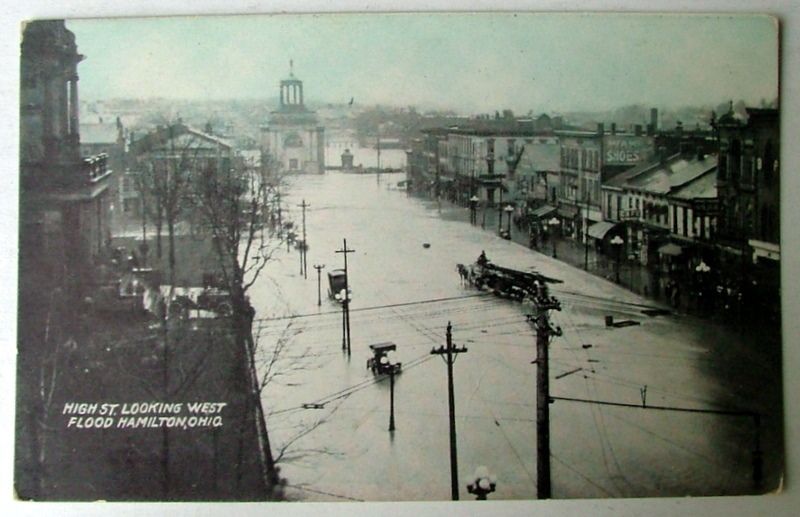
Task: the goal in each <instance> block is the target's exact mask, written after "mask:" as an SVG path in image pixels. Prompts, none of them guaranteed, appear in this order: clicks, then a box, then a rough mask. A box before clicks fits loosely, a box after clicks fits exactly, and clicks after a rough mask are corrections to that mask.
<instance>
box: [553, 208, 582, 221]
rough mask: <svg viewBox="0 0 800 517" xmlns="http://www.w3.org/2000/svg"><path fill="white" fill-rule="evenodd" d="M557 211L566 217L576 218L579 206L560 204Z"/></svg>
mask: <svg viewBox="0 0 800 517" xmlns="http://www.w3.org/2000/svg"><path fill="white" fill-rule="evenodd" d="M556 213H557V214H558V215H560V216H561V217H563V218H564V219H575V218H576V217H577V216H578V208H577V207H574V206H560V207H558V210H557V212H556Z"/></svg>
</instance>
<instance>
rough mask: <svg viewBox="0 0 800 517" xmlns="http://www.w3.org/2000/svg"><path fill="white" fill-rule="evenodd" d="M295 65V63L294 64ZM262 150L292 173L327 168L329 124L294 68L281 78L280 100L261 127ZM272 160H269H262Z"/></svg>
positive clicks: (322, 170)
mask: <svg viewBox="0 0 800 517" xmlns="http://www.w3.org/2000/svg"><path fill="white" fill-rule="evenodd" d="M290 68H291V65H290ZM261 136H262V140H261V152H262V154H269V155H271V156H272V157H273V159H274V160H276V161H277V162H278V163H280V164H281V167H282V168H283V170H284V171H286V172H289V173H292V174H301V173H306V174H322V173H323V172H325V128H324V127H322V126H320V125H319V119H318V117H317V114H316V113H315V112H314V111H312V110H309V109H308V108H307V107H306V105H305V102H304V98H303V81H301V80H300V79H298V78H296V77H295V76H294V71H293V70H290V72H289V77H288V78H287V79H284V80H282V81H281V82H280V104H279V105H278V109H277V110H275V111H272V112H271V113H270V116H269V122H268V124H267V125H266V126H264V127H262V128H261ZM262 162H263V163H268V161H267V160H262Z"/></svg>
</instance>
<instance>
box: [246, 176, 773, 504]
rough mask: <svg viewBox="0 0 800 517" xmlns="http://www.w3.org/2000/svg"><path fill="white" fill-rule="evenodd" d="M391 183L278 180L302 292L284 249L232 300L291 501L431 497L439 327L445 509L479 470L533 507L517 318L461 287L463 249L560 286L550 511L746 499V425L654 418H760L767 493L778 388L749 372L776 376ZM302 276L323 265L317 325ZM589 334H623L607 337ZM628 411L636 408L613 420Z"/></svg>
mask: <svg viewBox="0 0 800 517" xmlns="http://www.w3.org/2000/svg"><path fill="white" fill-rule="evenodd" d="M403 179H405V176H404V175H399V174H395V175H382V177H381V178H380V183H379V182H378V178H376V177H375V176H374V175H348V174H343V173H332V172H329V173H327V174H325V175H321V176H302V177H296V178H293V179H290V184H289V185H288V189H287V191H288V192H287V194H286V195H285V196H284V200H285V205H284V207H288V209H289V210H290V212H291V215H290V218H291V220H293V221H294V222H295V224H296V225H297V226H296V228H297V227H298V226H299V225H300V222H301V215H300V209H299V208H298V207H297V205H298V204H300V203H301V202H302V200H305V201H306V203H308V204H309V205H310V207H309V208H308V209H307V211H306V231H307V236H308V238H307V241H308V243H309V245H310V248H309V251H308V266H307V271H308V278H307V279H305V278H304V277H303V275H302V274H301V273H300V261H299V255H298V251H297V250H295V249H294V248H291V249H290V250H289V251H287V249H286V247H285V246H284V247H283V248H281V249H278V250H276V252H275V254H274V257H273V260H272V262H271V263H270V264H269V265H268V266H267V268H266V269H265V270H264V272H263V273H262V276H261V277H260V278H259V280H258V282H257V283H256V284H255V285H254V286H253V288H252V289H251V292H250V296H251V300H252V303H253V305H254V306H255V307H256V310H257V315H256V322H257V325H256V329H255V331H256V332H257V334H258V341H259V357H260V358H261V360H262V364H261V365H260V369H261V372H260V373H261V375H262V376H265V377H266V378H267V379H268V382H267V384H266V387H265V388H264V391H263V402H264V406H265V411H266V412H267V413H268V415H269V417H268V427H269V432H270V438H271V441H272V448H273V451H274V454H275V456H276V457H278V459H279V462H280V466H281V469H282V470H281V475H282V476H284V477H286V478H287V480H288V484H289V488H288V489H287V493H288V494H289V496H290V497H291V498H293V499H298V500H307V501H318V500H319V501H328V500H330V501H333V500H374V501H384V500H446V499H449V498H450V468H449V452H448V405H447V374H446V365H445V363H444V361H442V360H441V358H440V357H438V356H435V355H431V353H430V352H431V349H432V348H434V347H439V346H442V345H444V344H445V328H446V326H447V324H448V322H452V326H453V340H454V342H455V343H456V345H459V346H466V347H467V349H468V351H467V352H466V353H463V354H459V355H458V357H457V360H456V362H455V365H454V378H455V381H454V383H455V406H456V425H457V431H458V470H459V487H460V492H461V493H460V496H461V499H472V497H473V496H471V495H470V494H468V493H467V491H466V488H465V487H466V484H467V483H469V482H470V481H471V480H470V475H471V474H472V472H474V470H475V468H476V467H478V466H479V465H485V466H487V467H488V468H489V470H490V471H492V472H493V473H495V474H496V475H497V478H498V482H497V490H496V492H495V493H494V494H492V495H491V496H490V497H491V498H493V499H534V498H536V426H535V419H536V411H535V403H536V384H535V378H536V377H535V375H536V365H535V364H532V361H534V360H535V359H536V350H535V333H534V330H533V328H532V327H531V325H530V324H529V323H527V321H526V319H525V312H524V308H523V307H522V305H521V304H519V303H515V302H511V301H508V300H504V299H500V298H496V297H494V296H491V295H487V294H483V293H481V292H480V291H476V290H474V289H473V288H470V287H465V286H462V285H461V283H460V281H459V276H458V274H457V273H456V264H457V263H464V264H469V263H471V262H474V261H475V259H476V258H477V256H478V254H479V253H480V252H481V250H485V252H486V254H487V256H488V257H489V259H490V260H491V261H493V262H494V263H496V264H499V265H503V266H506V267H512V268H516V269H521V270H530V269H531V268H534V269H536V270H537V271H539V272H541V273H543V274H545V275H547V276H550V277H553V278H557V279H559V280H562V281H563V283H561V284H555V285H553V286H552V289H551V292H552V294H554V295H555V296H556V297H557V298H558V299H559V300H560V301H561V303H562V310H561V311H560V312H554V313H553V314H552V319H553V321H554V323H555V324H557V325H559V326H560V327H561V328H562V329H563V336H561V337H556V338H554V339H553V341H552V343H551V352H550V393H551V396H552V397H554V398H555V400H554V402H553V404H552V405H551V407H550V413H551V468H552V482H553V497H555V498H570V497H636V496H654V495H673V496H679V495H704V494H714V495H722V494H742V493H752V492H753V491H754V490H755V489H754V486H753V457H754V454H753V453H754V450H755V449H756V425H755V423H754V419H753V418H752V417H749V416H740V415H728V414H708V413H696V412H688V411H682V410H681V411H675V410H666V409H657V408H656V406H658V407H662V408H683V409H726V410H736V411H742V410H744V411H759V412H764V413H770V411H772V413H770V416H768V417H764V418H762V421H761V425H760V428H759V430H760V436H758V444H759V446H760V447H761V448H762V449H764V451H765V468H764V472H765V484H766V485H767V486H773V485H774V484H775V481H774V480H775V478H776V476H777V472H778V470H779V469H778V467H776V462H777V460H776V459H775V458H774V457H772V456H771V452H770V450H771V447H772V443H773V442H774V440H776V438H775V434H776V431H775V429H776V428H777V429H779V426H777V425H775V423H774V422H775V421H777V420H776V419H777V418H779V417H780V415H778V414H776V413H775V411H776V410H775V409H774V408H776V407H779V402H780V400H779V399H778V400H776V397H775V395H774V393H775V392H777V390H779V383H780V380H779V379H780V376H777V378H776V377H775V375H774V374H773V375H769V373H768V372H775V371H776V368H779V364H780V363H779V362H777V363H775V361H772V360H768V359H764V358H763V356H758V357H757V356H756V353H757V351H756V350H753V349H752V347H750V346H748V342H749V341H748V339H747V338H745V337H743V336H742V335H741V334H737V333H734V332H733V331H729V330H727V329H725V328H724V327H721V326H719V325H717V324H714V323H711V322H710V321H706V320H699V319H696V318H693V317H690V316H685V315H680V314H666V315H657V316H648V315H646V314H644V313H642V310H645V309H648V308H658V306H657V305H656V304H655V303H654V302H652V301H650V300H647V299H645V298H642V297H641V296H638V295H636V294H634V293H631V292H629V291H626V290H624V289H622V288H620V287H619V286H617V285H615V284H613V283H611V282H608V281H606V280H603V279H600V278H597V277H594V276H592V275H590V274H587V273H585V272H584V271H581V270H578V269H575V268H573V267H571V266H568V265H566V264H564V263H562V262H558V261H556V260H554V259H552V258H550V256H548V255H543V254H540V253H537V252H534V251H531V250H529V249H527V248H524V247H521V246H519V245H517V244H514V243H511V242H508V241H505V240H501V239H500V238H498V237H497V236H496V235H494V234H493V233H492V232H491V231H488V230H487V231H482V230H481V229H480V228H476V227H472V226H470V225H469V224H468V223H465V222H462V221H461V220H459V219H461V217H460V213H459V211H461V210H464V209H462V208H454V207H441V208H439V207H437V206H436V204H435V203H432V202H430V201H427V200H421V199H417V198H414V197H408V196H407V195H406V193H405V192H404V191H400V190H397V189H394V188H389V187H390V186H393V185H396V183H397V182H398V181H400V180H403ZM284 210H286V208H285V209H284ZM284 214H285V213H284ZM300 231H301V230H300V228H298V233H300ZM343 239H347V246H348V247H349V248H351V249H354V250H355V252H354V253H350V254H349V255H348V269H349V273H350V274H349V284H350V287H351V289H352V292H353V299H352V302H351V315H350V320H351V321H350V326H351V336H352V351H351V355H349V356H348V355H347V354H345V353H343V351H342V313H341V307H340V306H339V305H338V304H337V303H335V302H334V301H333V300H330V299H328V297H327V272H328V271H330V270H331V269H335V268H341V267H342V266H343V259H342V254H341V253H336V250H339V249H341V248H342V245H343V242H342V241H343ZM425 243H427V244H429V245H430V246H429V247H424V246H423V244H425ZM315 264H316V265H323V264H324V266H325V267H324V269H322V271H321V273H322V275H321V276H322V282H321V291H322V303H321V305H320V306H318V305H317V271H316V270H315V269H314V268H313V265H315ZM606 316H613V317H614V319H615V320H633V321H635V322H638V323H640V324H639V325H632V326H628V327H624V328H614V327H606V325H605V321H604V318H605V317H606ZM387 341H389V342H394V343H396V345H397V352H396V360H398V361H400V362H402V372H401V373H400V374H399V375H398V376H397V378H396V380H395V421H396V431H394V432H393V433H390V432H388V430H387V429H388V425H389V395H390V394H389V379H388V378H386V377H383V376H377V377H376V376H374V375H373V374H372V372H371V371H369V370H368V369H367V368H366V361H367V359H368V358H369V357H371V353H370V350H369V348H368V347H369V345H370V344H374V343H380V342H387ZM276 347H277V348H276ZM276 349H278V350H279V354H278V355H277V356H275V355H274V352H275V350H276ZM563 398H569V399H578V400H560V399H563ZM643 399H644V402H645V404H644V405H645V406H647V407H631V406H641V405H642V404H643ZM591 401H606V402H612V403H619V404H622V405H619V406H609V405H598V404H595V403H591ZM626 404H627V405H626ZM628 405H629V406H628Z"/></svg>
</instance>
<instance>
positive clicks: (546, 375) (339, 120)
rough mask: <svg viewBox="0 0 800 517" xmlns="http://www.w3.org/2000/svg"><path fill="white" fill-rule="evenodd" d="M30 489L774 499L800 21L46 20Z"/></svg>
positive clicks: (22, 272)
mask: <svg viewBox="0 0 800 517" xmlns="http://www.w3.org/2000/svg"><path fill="white" fill-rule="evenodd" d="M21 35H22V38H21V41H20V59H21V61H20V71H21V72H20V74H21V75H20V106H19V113H20V142H19V149H20V161H19V178H20V216H19V228H20V241H19V290H18V307H19V313H18V343H17V392H16V401H17V403H16V411H17V412H16V438H15V446H16V448H15V469H14V481H15V487H14V489H15V494H16V497H17V498H18V499H22V500H33V501H94V500H106V501H134V502H135V501H285V502H286V503H287V504H289V503H290V502H337V501H348V502H356V501H392V502H394V501H449V500H533V499H588V498H633V497H670V496H671V497H675V496H722V495H754V494H769V493H774V492H778V491H780V489H781V487H782V483H783V476H784V438H783V436H784V424H783V398H782V388H783V384H782V379H783V375H782V368H781V356H782V349H781V343H782V336H781V278H780V264H781V246H780V223H781V221H780V217H779V214H780V207H781V192H780V180H781V167H780V145H781V138H780V130H779V127H780V99H779V81H778V70H779V51H778V41H779V40H778V37H779V25H778V22H777V20H776V19H775V18H773V17H770V16H766V15H758V14H749V15H724V16H723V15H719V14H702V15H700V14H691V15H690V14H647V15H645V14H636V15H634V14H611V13H605V14H577V13H571V14H566V13H560V14H556V13H550V14H544V13H510V12H509V13H425V14H422V13H406V14H399V13H398V14H358V13H349V14H321V15H310V14H307V15H288V14H283V15H247V16H205V17H202V16H200V17H154V18H114V19H112V18H107V19H105V18H99V19H67V20H30V21H27V22H25V23H24V26H23V30H22V31H21Z"/></svg>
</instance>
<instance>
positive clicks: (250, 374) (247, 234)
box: [191, 157, 280, 496]
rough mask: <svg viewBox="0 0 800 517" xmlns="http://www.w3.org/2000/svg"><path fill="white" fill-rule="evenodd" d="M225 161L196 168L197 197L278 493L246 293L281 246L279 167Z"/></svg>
mask: <svg viewBox="0 0 800 517" xmlns="http://www.w3.org/2000/svg"><path fill="white" fill-rule="evenodd" d="M222 163H224V162H223V161H222V160H219V161H217V162H213V161H207V162H205V163H204V164H203V166H202V168H201V169H200V170H196V171H194V177H193V178H192V182H191V185H192V188H193V199H194V204H195V208H196V213H197V217H198V219H200V222H201V224H202V226H203V227H204V228H205V229H206V232H207V233H208V235H209V237H210V238H211V241H212V244H213V246H214V250H215V252H216V256H217V259H218V260H217V261H218V267H219V270H220V274H221V277H222V281H223V283H224V285H225V286H226V288H227V290H228V292H229V296H230V303H231V309H232V311H231V312H232V314H231V317H230V324H231V330H232V333H233V335H234V339H235V346H236V348H237V353H238V354H239V359H240V364H241V368H242V373H243V375H242V376H241V377H240V379H241V386H240V388H241V389H242V391H243V392H244V393H245V394H246V400H247V404H248V407H249V408H250V409H251V410H252V411H253V417H254V420H255V425H256V427H257V433H256V434H257V436H258V447H259V453H260V455H261V458H262V466H263V471H262V475H263V480H264V485H265V488H266V489H267V490H268V491H269V492H270V493H271V494H272V495H273V496H274V495H276V494H275V489H276V488H277V487H278V486H279V485H280V479H279V476H278V470H277V468H276V467H275V462H274V458H273V456H272V450H271V448H270V442H269V434H268V432H267V426H266V420H265V415H264V409H263V406H262V403H261V396H260V393H261V389H260V381H259V378H258V374H257V371H256V359H255V349H256V347H255V344H254V340H253V333H252V330H253V329H252V325H253V317H254V314H255V311H254V309H253V307H252V306H251V305H250V302H249V299H248V296H247V292H248V290H249V289H250V287H252V285H253V284H254V283H255V281H256V280H257V279H258V277H259V275H260V273H261V272H262V271H263V269H264V267H265V266H266V264H267V263H268V262H269V260H270V258H271V257H272V254H273V253H274V252H275V251H276V250H277V249H278V248H279V245H280V243H279V242H278V240H277V237H276V230H275V228H274V227H272V226H270V225H269V224H267V221H268V220H269V212H270V210H271V209H272V207H273V196H275V194H276V192H277V187H278V185H279V183H280V174H279V173H280V171H279V170H278V169H277V168H276V167H274V166H269V167H266V168H264V167H262V168H261V169H259V168H257V167H256V166H255V165H254V164H253V163H251V162H247V161H246V160H244V159H242V158H240V157H237V158H236V159H234V160H232V161H231V162H230V165H231V166H230V167H227V168H225V167H221V166H220V165H221V164H222Z"/></svg>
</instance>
